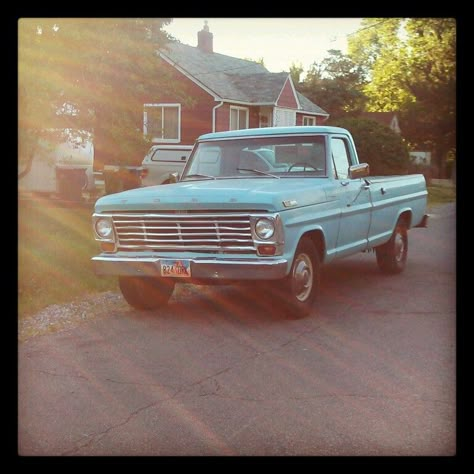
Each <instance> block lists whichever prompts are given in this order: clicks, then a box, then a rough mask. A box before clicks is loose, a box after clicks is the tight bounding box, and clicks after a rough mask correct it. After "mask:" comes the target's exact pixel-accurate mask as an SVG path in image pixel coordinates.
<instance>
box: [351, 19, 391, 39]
mask: <svg viewBox="0 0 474 474" xmlns="http://www.w3.org/2000/svg"><path fill="white" fill-rule="evenodd" d="M390 20H396V18H386V19H385V20H382V21H379V22H377V23H373V24H372V25H369V26H365V27H364V28H360V29H359V30H357V31H354V32H353V33H349V34H348V35H346V37H347V38H348V37H349V36H352V35H355V34H357V33H360V32H361V31H364V30H368V29H369V28H374V27H375V26H378V25H381V24H383V23H386V22H387V21H390Z"/></svg>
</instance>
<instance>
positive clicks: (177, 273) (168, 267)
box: [161, 260, 191, 278]
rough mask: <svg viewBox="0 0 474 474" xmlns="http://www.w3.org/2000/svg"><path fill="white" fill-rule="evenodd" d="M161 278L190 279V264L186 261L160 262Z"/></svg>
mask: <svg viewBox="0 0 474 474" xmlns="http://www.w3.org/2000/svg"><path fill="white" fill-rule="evenodd" d="M161 276H162V277H175V278H190V277H191V262H189V261H188V260H162V261H161Z"/></svg>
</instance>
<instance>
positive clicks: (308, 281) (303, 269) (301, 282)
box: [293, 253, 313, 301]
mask: <svg viewBox="0 0 474 474" xmlns="http://www.w3.org/2000/svg"><path fill="white" fill-rule="evenodd" d="M293 281H294V288H295V296H296V298H297V299H298V300H299V301H305V300H306V299H307V298H308V296H309V295H310V293H311V289H312V287H313V265H312V264H311V259H310V258H309V257H308V255H306V254H304V253H302V254H299V255H298V257H297V258H296V262H295V266H294V270H293Z"/></svg>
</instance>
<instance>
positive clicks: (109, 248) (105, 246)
mask: <svg viewBox="0 0 474 474" xmlns="http://www.w3.org/2000/svg"><path fill="white" fill-rule="evenodd" d="M100 248H101V249H102V250H103V251H104V252H113V251H114V250H115V244H114V243H113V242H101V243H100Z"/></svg>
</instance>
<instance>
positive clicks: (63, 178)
mask: <svg viewBox="0 0 474 474" xmlns="http://www.w3.org/2000/svg"><path fill="white" fill-rule="evenodd" d="M56 183H57V190H58V194H59V197H60V198H61V199H64V200H66V201H82V190H83V189H84V187H85V186H86V185H87V177H86V169H85V168H60V167H56Z"/></svg>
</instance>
